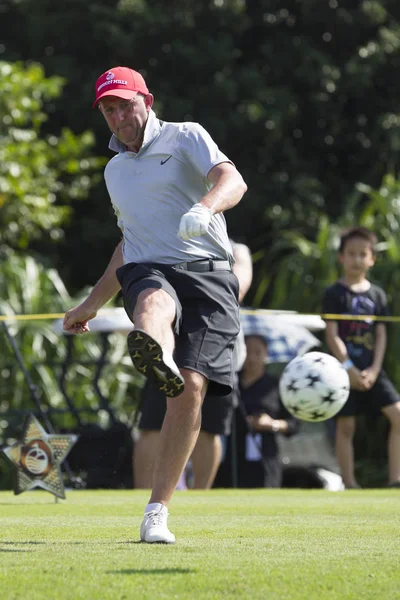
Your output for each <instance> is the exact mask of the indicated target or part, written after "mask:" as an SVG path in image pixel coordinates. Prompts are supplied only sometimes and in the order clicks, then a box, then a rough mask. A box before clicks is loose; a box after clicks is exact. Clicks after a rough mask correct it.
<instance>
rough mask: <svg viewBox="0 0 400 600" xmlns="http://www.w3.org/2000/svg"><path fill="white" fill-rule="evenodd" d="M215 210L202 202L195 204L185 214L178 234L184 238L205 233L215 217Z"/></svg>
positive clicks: (187, 238)
mask: <svg viewBox="0 0 400 600" xmlns="http://www.w3.org/2000/svg"><path fill="white" fill-rule="evenodd" d="M213 214H214V213H213V211H212V210H211V209H210V208H206V207H205V206H203V205H202V204H200V203H197V204H195V205H194V206H192V208H191V209H190V210H189V211H188V212H187V213H185V214H184V215H183V217H182V218H181V222H180V223H179V231H178V236H179V237H180V238H182V239H183V240H190V238H193V237H198V236H199V235H204V234H205V233H206V231H207V229H208V226H209V224H210V221H211V219H212V217H213Z"/></svg>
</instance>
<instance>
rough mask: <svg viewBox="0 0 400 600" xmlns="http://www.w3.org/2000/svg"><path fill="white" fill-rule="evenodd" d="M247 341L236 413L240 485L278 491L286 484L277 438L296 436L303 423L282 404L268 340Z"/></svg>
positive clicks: (238, 480) (252, 339) (248, 339)
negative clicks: (270, 364) (271, 369)
mask: <svg viewBox="0 0 400 600" xmlns="http://www.w3.org/2000/svg"><path fill="white" fill-rule="evenodd" d="M245 341H246V348H247V355H246V360H245V362H244V365H243V368H242V370H241V372H240V374H239V393H240V396H239V397H240V401H239V407H238V409H237V410H236V448H237V450H236V453H237V456H236V463H237V485H238V487H242V488H257V487H270V488H277V487H280V486H281V482H282V464H281V460H280V456H279V446H278V441H277V436H278V435H286V436H291V435H293V434H295V433H296V432H297V430H298V425H299V423H298V421H297V419H295V418H294V417H293V416H292V415H291V414H290V413H289V412H288V411H287V410H286V408H285V407H284V406H283V404H282V402H281V399H280V396H279V379H278V377H275V376H273V375H271V374H269V373H268V370H267V367H266V363H267V360H268V345H267V341H266V339H265V338H264V337H262V336H260V335H249V336H246V338H245ZM230 452H232V449H231V450H230ZM227 460H229V457H227ZM233 462H234V463H235V461H233Z"/></svg>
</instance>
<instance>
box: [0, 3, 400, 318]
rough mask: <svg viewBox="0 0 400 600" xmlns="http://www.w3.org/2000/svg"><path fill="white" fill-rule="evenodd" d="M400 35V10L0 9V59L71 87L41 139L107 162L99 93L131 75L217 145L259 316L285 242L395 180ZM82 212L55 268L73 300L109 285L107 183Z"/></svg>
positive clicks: (233, 6)
mask: <svg viewBox="0 0 400 600" xmlns="http://www.w3.org/2000/svg"><path fill="white" fill-rule="evenodd" d="M399 21H400V5H399V4H398V2H397V1H396V0H386V1H382V0H381V1H373V0H365V1H361V0H359V1H357V2H353V3H351V6H348V4H346V5H344V4H343V3H339V2H336V0H332V1H330V2H319V1H318V0H303V1H302V2H298V1H297V0H286V1H285V2H282V0H259V1H258V2H250V1H245V0H225V2H215V1H214V0H207V1H205V2H201V3H200V2H196V1H194V0H171V1H169V2H167V3H166V2H165V1H161V0H105V1H104V0H101V2H100V1H99V0H97V1H94V0H92V1H89V2H87V1H86V0H74V1H73V2H68V3H62V2H57V3H54V2H50V0H35V2H33V0H18V1H17V0H7V1H5V0H3V1H2V26H3V28H4V34H3V35H2V39H3V40H4V42H3V44H4V47H3V54H4V55H5V56H6V57H7V58H8V59H10V60H16V59H21V60H32V59H33V60H37V61H40V62H41V63H42V64H43V65H44V67H45V70H46V73H47V74H48V75H59V76H62V77H64V78H65V80H66V82H67V84H66V86H65V89H64V94H63V97H62V99H59V100H55V101H54V102H53V103H52V106H51V111H50V112H49V114H50V119H49V121H48V125H47V126H48V127H52V128H55V129H56V130H57V128H59V129H61V128H62V127H63V126H65V125H68V126H69V127H72V128H73V129H74V131H77V132H82V131H84V130H86V129H87V128H89V129H91V130H93V131H94V132H95V137H96V147H95V149H94V151H95V152H96V153H97V154H106V155H107V156H108V157H110V156H111V154H110V153H109V152H108V151H107V143H108V137H109V135H108V132H107V128H106V127H105V124H104V122H103V121H102V119H101V118H99V115H98V114H97V111H91V109H90V107H91V104H92V101H93V86H94V82H95V80H96V78H97V76H98V75H99V74H100V73H101V72H103V71H104V70H106V69H107V68H109V67H111V66H113V65H117V64H128V65H132V66H133V67H136V68H138V69H140V70H141V71H142V73H143V74H144V75H145V76H146V78H147V81H148V84H149V87H150V89H151V90H152V91H153V93H154V95H155V98H156V110H157V112H158V113H159V114H160V116H162V117H163V118H165V119H167V120H180V119H193V120H196V121H200V122H201V123H203V124H204V125H205V126H206V128H208V129H209V130H210V131H211V132H212V134H213V136H214V137H215V139H216V140H217V142H218V143H219V145H220V146H221V148H222V149H223V150H225V151H226V152H227V154H228V155H229V156H231V157H232V159H233V160H234V162H235V163H236V164H237V166H238V168H239V169H240V171H241V172H242V173H243V174H244V177H245V179H246V181H247V183H248V185H249V191H248V193H247V194H246V196H245V199H244V201H243V203H241V205H239V207H238V208H237V209H236V210H235V211H231V212H230V213H228V214H227V218H228V222H229V226H230V230H231V235H232V237H234V238H236V239H238V240H240V241H244V242H246V243H248V244H249V245H250V247H251V249H252V250H253V252H254V253H255V255H256V256H257V258H258V261H257V263H256V273H255V279H254V285H253V288H252V291H251V293H250V295H249V296H248V298H249V302H250V301H251V299H252V296H253V295H255V294H256V295H257V301H258V302H260V303H262V304H263V305H265V306H267V305H268V302H269V297H270V294H271V293H272V291H273V285H274V284H273V282H274V277H275V274H276V266H275V265H274V264H273V263H272V261H271V260H270V257H269V247H270V245H271V243H274V241H275V240H277V239H279V238H280V231H281V230H282V228H284V229H291V230H293V231H299V232H301V233H302V234H303V235H305V236H306V237H307V239H314V236H315V230H316V228H317V224H318V221H319V219H320V215H321V214H322V213H326V214H327V215H328V216H329V217H331V218H332V219H334V220H335V219H337V218H338V217H339V216H340V215H341V213H342V212H343V209H344V207H345V205H346V203H347V202H348V199H349V196H350V195H351V194H352V193H353V190H354V186H355V184H356V183H358V182H363V183H365V184H368V185H371V186H373V187H378V186H379V184H380V181H381V179H382V177H383V176H384V175H385V173H386V172H388V171H390V170H392V172H394V173H395V175H396V172H395V170H394V169H395V165H396V164H397V159H398V152H399V141H400V139H399V130H398V127H399V122H400V121H399V117H398V105H399V96H400V88H399V83H398V79H397V78H396V77H395V76H394V74H395V73H397V72H398V71H399V66H400V65H399V57H400V55H399V43H400V42H399V40H400V32H399ZM72 32H73V34H72ZM74 211H75V212H74V214H75V216H74V218H73V219H72V220H71V224H70V226H69V227H68V228H66V229H65V233H66V238H65V242H64V244H63V245H62V247H61V248H60V255H59V258H58V259H57V258H56V257H55V260H56V264H55V266H57V267H59V268H60V269H61V272H62V275H63V278H64V279H65V280H66V282H67V284H68V285H69V286H72V287H73V289H79V288H80V287H82V286H83V285H85V284H87V283H93V282H94V281H95V280H96V279H97V277H98V276H99V275H100V274H101V272H102V270H103V268H104V265H105V263H106V262H107V261H108V258H109V256H110V253H111V251H112V249H113V248H114V247H115V244H116V243H117V241H118V235H119V234H118V231H117V229H116V226H115V221H114V217H113V215H112V213H111V211H110V206H109V201H108V199H107V195H106V192H105V188H104V184H103V183H100V184H99V186H97V187H96V189H95V190H93V193H92V194H91V196H90V198H88V200H87V201H86V202H85V203H79V204H77V205H74ZM82 249H84V251H85V255H86V256H87V264H88V265H90V269H89V270H88V268H87V264H85V263H84V261H82V260H80V259H81V256H82ZM266 278H267V280H268V283H266V281H267V280H266ZM260 286H262V287H263V291H262V293H261V292H260V290H259V288H260Z"/></svg>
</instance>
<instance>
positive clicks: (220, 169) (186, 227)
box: [178, 162, 247, 240]
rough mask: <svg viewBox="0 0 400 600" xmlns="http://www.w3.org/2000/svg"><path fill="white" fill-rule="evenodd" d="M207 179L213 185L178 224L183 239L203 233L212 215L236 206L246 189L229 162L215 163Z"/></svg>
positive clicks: (179, 233) (238, 174) (239, 175)
mask: <svg viewBox="0 0 400 600" xmlns="http://www.w3.org/2000/svg"><path fill="white" fill-rule="evenodd" d="M207 179H208V180H209V181H210V182H211V183H212V184H213V187H212V188H211V189H210V190H209V191H208V192H207V193H206V194H205V196H203V198H202V199H201V200H200V202H198V203H197V204H195V205H194V206H192V208H191V209H190V210H189V211H188V212H187V213H185V214H184V215H183V217H182V219H181V222H180V224H179V231H178V235H179V237H181V238H182V239H184V240H189V239H190V238H193V237H198V236H201V235H204V234H205V233H206V232H207V230H208V226H209V225H210V221H211V219H212V217H213V215H215V214H216V213H219V212H224V211H226V210H229V209H230V208H233V207H234V206H236V204H238V203H239V202H240V200H241V199H242V197H243V195H244V193H245V192H246V190H247V185H246V184H245V182H244V181H243V177H242V176H241V174H240V173H239V171H238V170H237V169H236V168H235V167H234V166H233V165H232V164H231V163H229V162H222V163H219V164H218V165H215V166H214V167H213V168H212V169H211V170H210V171H209V173H208V175H207Z"/></svg>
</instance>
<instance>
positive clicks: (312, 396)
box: [279, 352, 350, 422]
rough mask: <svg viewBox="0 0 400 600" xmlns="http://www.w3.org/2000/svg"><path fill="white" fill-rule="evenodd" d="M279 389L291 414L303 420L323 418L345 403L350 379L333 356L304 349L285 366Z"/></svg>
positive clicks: (326, 417)
mask: <svg viewBox="0 0 400 600" xmlns="http://www.w3.org/2000/svg"><path fill="white" fill-rule="evenodd" d="M279 392H280V396H281V400H282V402H283V404H284V405H285V407H286V408H287V410H288V411H289V412H290V413H291V414H292V415H293V416H295V417H297V418H298V419H301V420H303V421H314V422H317V421H326V420H327V419H330V418H331V417H334V416H335V415H336V414H337V413H338V412H339V410H340V409H341V408H342V407H343V405H344V404H345V402H346V400H347V398H348V396H349V392H350V381H349V376H348V373H347V371H346V369H345V368H344V367H343V366H342V365H341V364H340V362H339V361H338V360H337V359H336V358H334V357H333V356H331V355H330V354H326V353H324V352H308V353H307V354H304V355H303V356H297V357H296V358H294V359H293V360H291V361H290V363H288V364H287V365H286V367H285V369H284V371H283V373H282V376H281V378H280V381H279Z"/></svg>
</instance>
